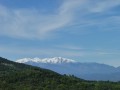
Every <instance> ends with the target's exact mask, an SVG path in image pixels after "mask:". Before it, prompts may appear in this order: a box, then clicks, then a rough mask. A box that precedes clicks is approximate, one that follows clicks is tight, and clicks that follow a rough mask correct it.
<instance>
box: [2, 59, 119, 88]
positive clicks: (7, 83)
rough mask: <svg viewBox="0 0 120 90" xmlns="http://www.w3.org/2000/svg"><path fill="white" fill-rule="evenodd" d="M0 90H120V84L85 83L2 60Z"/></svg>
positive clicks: (70, 77) (77, 79) (73, 78)
mask: <svg viewBox="0 0 120 90" xmlns="http://www.w3.org/2000/svg"><path fill="white" fill-rule="evenodd" d="M0 90H120V83H119V82H95V81H85V80H82V79H79V78H76V77H74V76H66V75H60V74H58V73H55V72H53V71H50V70H47V69H42V68H38V67H33V66H29V65H25V64H20V63H15V62H12V61H8V60H7V59H4V58H0Z"/></svg>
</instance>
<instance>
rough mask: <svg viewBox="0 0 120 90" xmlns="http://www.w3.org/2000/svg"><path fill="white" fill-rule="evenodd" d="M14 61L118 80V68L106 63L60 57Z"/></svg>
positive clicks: (99, 78)
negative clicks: (83, 61)
mask: <svg viewBox="0 0 120 90" xmlns="http://www.w3.org/2000/svg"><path fill="white" fill-rule="evenodd" d="M16 62H19V63H25V64H28V65H33V66H38V67H42V68H46V69H50V70H53V71H55V72H58V73H60V74H72V75H75V76H77V77H80V78H83V79H86V80H104V81H107V80H110V81H119V80H120V68H115V67H113V66H109V65H106V64H99V63H80V62H77V61H75V60H71V59H67V58H62V57H54V58H45V59H39V58H33V59H30V58H24V59H19V60H17V61H16Z"/></svg>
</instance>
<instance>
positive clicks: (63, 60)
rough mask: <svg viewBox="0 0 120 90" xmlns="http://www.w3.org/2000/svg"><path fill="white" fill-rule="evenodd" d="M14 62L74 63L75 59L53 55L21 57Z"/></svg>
mask: <svg viewBox="0 0 120 90" xmlns="http://www.w3.org/2000/svg"><path fill="white" fill-rule="evenodd" d="M16 62H19V63H27V62H35V63H49V64H62V63H75V62H76V61H74V60H72V59H67V58H62V57H54V58H44V59H40V58H33V59H32V58H23V59H19V60H17V61H16Z"/></svg>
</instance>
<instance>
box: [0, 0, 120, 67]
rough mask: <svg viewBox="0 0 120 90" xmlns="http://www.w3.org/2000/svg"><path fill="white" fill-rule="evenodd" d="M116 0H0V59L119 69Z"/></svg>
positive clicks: (118, 7)
mask: <svg viewBox="0 0 120 90" xmlns="http://www.w3.org/2000/svg"><path fill="white" fill-rule="evenodd" d="M119 10H120V0H12V1H11V0H0V55H1V56H2V57H6V58H8V59H11V60H16V59H19V58H25V57H30V58H33V57H39V58H45V57H58V56H61V57H65V58H71V59H75V60H78V61H80V62H98V63H105V64H109V65H113V66H120V11H119Z"/></svg>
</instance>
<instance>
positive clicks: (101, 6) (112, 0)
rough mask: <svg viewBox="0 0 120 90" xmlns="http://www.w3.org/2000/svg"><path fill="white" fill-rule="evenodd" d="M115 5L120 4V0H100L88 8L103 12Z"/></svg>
mask: <svg viewBox="0 0 120 90" xmlns="http://www.w3.org/2000/svg"><path fill="white" fill-rule="evenodd" d="M117 5H120V0H100V1H99V2H98V3H96V4H95V5H93V7H92V8H91V9H90V11H92V12H103V11H106V10H109V9H111V8H113V7H115V6H117Z"/></svg>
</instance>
